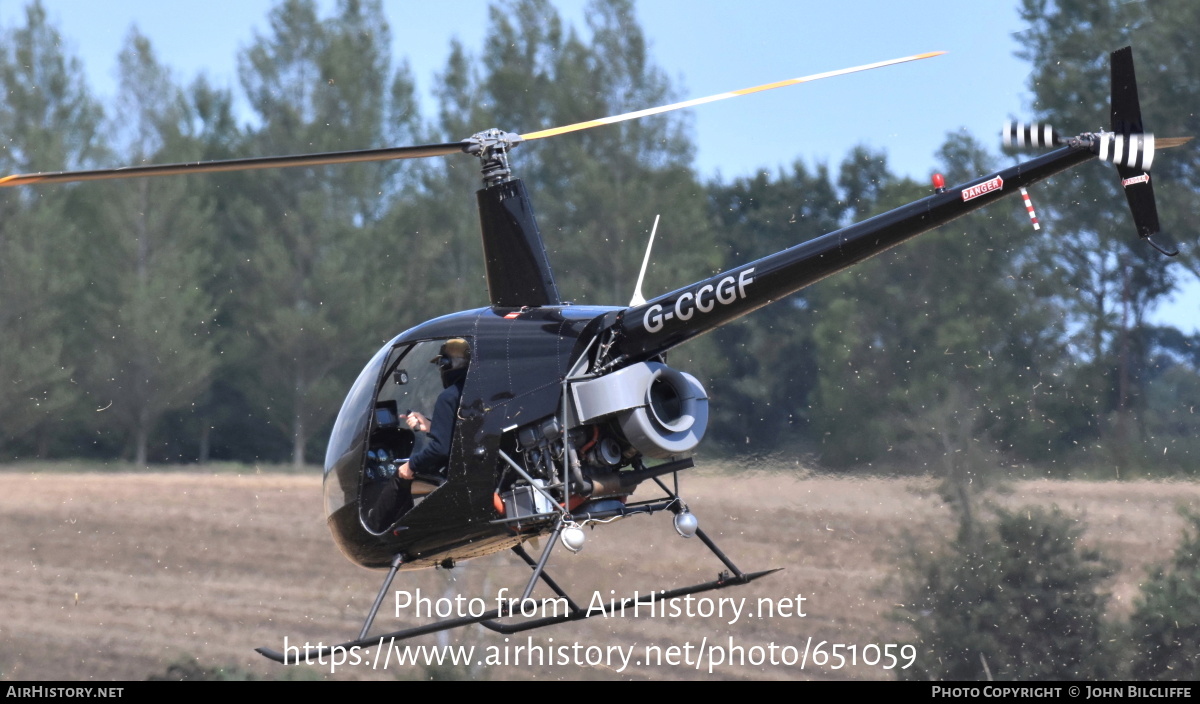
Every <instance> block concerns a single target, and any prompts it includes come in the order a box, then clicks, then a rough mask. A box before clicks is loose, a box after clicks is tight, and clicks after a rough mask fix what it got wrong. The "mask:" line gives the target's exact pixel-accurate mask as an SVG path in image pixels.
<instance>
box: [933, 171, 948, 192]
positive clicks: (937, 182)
mask: <svg viewBox="0 0 1200 704" xmlns="http://www.w3.org/2000/svg"><path fill="white" fill-rule="evenodd" d="M933 187H934V188H936V189H937V192H938V193H941V192H942V191H943V190H944V189H945V188H946V177H944V176H942V175H941V174H934V175H933Z"/></svg>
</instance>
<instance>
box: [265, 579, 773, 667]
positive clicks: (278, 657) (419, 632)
mask: <svg viewBox="0 0 1200 704" xmlns="http://www.w3.org/2000/svg"><path fill="white" fill-rule="evenodd" d="M778 571H779V568H776V569H773V570H764V571H762V572H751V573H749V574H742V575H731V574H729V573H728V572H724V573H722V574H721V575H720V576H719V577H718V578H717V579H716V580H714V581H712V582H704V583H703V584H695V585H692V586H690V587H681V588H679V589H672V590H671V591H668V592H664V593H662V594H659V595H657V596H656V597H655V598H656V601H660V602H661V601H665V600H669V599H674V598H676V597H681V596H687V595H689V594H699V593H701V592H708V591H714V590H717V589H725V588H727V587H733V586H738V585H741V584H749V583H750V582H753V581H754V580H756V579H758V578H760V577H765V576H767V575H769V574H771V573H773V572H778ZM564 597H565V595H564ZM641 599H642V604H643V606H644V605H645V596H643V597H641ZM634 601H635V600H634V598H632V597H629V598H625V599H622V600H621V601H620V603H617V604H615V605H614V604H613V602H610V603H609V605H608V606H605V607H603V608H602V607H599V606H597V607H594V608H591V609H586V610H585V609H581V608H579V607H578V606H576V605H574V602H571V607H572V610H571V612H570V613H567V614H563V615H561V616H550V617H546V618H538V619H531V620H528V621H523V622H519V623H510V624H505V623H501V622H499V621H497V619H499V618H501V617H502V616H506V614H502V613H501V611H500V609H492V610H491V611H489V612H487V613H485V614H482V615H480V616H477V617H475V616H467V617H463V618H454V619H447V620H445V621H438V622H436V623H430V624H427V625H424V626H417V627H415V628H406V629H404V630H400V631H393V632H392V633H385V634H383V635H380V636H375V637H373V638H359V639H358V640H353V641H349V642H347V643H342V644H340V645H326V646H323V647H320V648H307V649H297V650H296V651H295V657H293V658H288V656H286V655H284V654H283V653H281V652H279V651H278V650H272V649H271V648H257V651H258V652H259V653H260V654H262V655H263V656H264V657H267V658H269V659H271V660H274V661H275V662H279V663H283V664H284V665H297V664H299V663H301V662H308V663H315V662H317V661H318V660H320V659H322V658H325V657H329V656H330V654H331V653H335V652H347V651H350V650H353V649H361V648H370V647H373V646H377V645H384V644H387V645H391V644H392V643H395V642H397V641H403V640H408V639H410V638H416V637H417V636H423V635H428V634H430V633H439V632H441V631H449V630H453V629H455V628H462V627H463V626H470V625H472V624H475V623H478V624H480V625H482V626H483V627H485V628H487V629H489V630H492V631H495V632H496V633H504V634H509V633H520V632H522V631H530V630H533V629H535V628H544V627H546V626H553V625H555V624H559V623H567V622H569V621H582V620H584V619H587V618H592V617H594V616H613V615H615V614H618V613H621V612H622V610H623V609H632V608H633V607H634ZM289 650H290V649H289Z"/></svg>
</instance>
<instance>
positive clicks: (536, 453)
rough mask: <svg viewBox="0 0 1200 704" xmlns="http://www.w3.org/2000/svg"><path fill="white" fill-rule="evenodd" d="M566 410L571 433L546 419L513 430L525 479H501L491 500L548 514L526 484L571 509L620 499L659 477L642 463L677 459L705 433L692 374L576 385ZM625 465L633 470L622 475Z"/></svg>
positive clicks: (660, 371) (642, 370)
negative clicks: (567, 503)
mask: <svg viewBox="0 0 1200 704" xmlns="http://www.w3.org/2000/svg"><path fill="white" fill-rule="evenodd" d="M566 403H567V404H568V409H567V410H568V413H567V416H568V417H569V419H570V422H571V423H572V427H570V428H569V429H564V428H563V420H562V418H561V417H560V416H552V417H549V418H544V419H542V420H540V421H537V422H535V423H530V424H528V425H525V426H522V427H520V428H518V429H517V430H516V433H515V436H516V448H515V449H516V451H517V452H518V453H519V456H520V458H521V460H523V462H522V464H523V465H524V471H525V473H526V474H527V476H520V475H519V474H517V473H515V472H505V473H504V474H503V475H502V477H501V482H500V484H501V485H500V491H498V492H497V493H498V494H499V495H500V496H502V497H503V499H504V502H505V504H506V506H507V505H508V504H509V503H510V502H514V503H515V502H520V503H522V504H523V505H525V504H528V506H527V508H522V509H520V511H521V512H522V513H524V512H525V511H526V510H528V511H529V512H531V513H540V512H543V511H544V510H548V509H549V507H548V506H540V505H535V504H536V503H537V501H538V500H539V499H540V495H541V494H542V492H541V491H536V490H534V489H533V487H529V486H528V484H529V482H530V480H532V481H533V482H534V483H536V484H537V485H538V488H540V489H543V490H545V491H546V492H547V493H549V494H551V495H553V496H555V497H556V498H557V499H559V500H560V501H562V500H564V498H565V496H566V494H568V493H569V495H570V497H571V498H572V503H573V504H576V503H578V502H580V501H584V500H597V499H623V498H624V497H626V496H628V495H629V494H631V493H632V492H633V490H634V488H636V486H637V484H638V483H639V482H641V481H643V480H645V479H648V478H649V477H651V476H656V475H657V474H658V473H657V472H655V471H653V469H646V468H645V466H644V465H643V464H642V459H643V458H653V459H660V460H666V459H671V458H678V457H679V456H680V455H684V454H686V453H688V452H690V451H691V450H692V449H693V448H695V447H696V445H698V444H699V443H700V441H701V440H702V439H703V438H704V431H705V429H706V428H707V426H708V395H707V393H705V391H704V387H703V386H702V385H701V384H700V382H699V381H697V380H696V378H695V377H693V376H692V375H690V374H686V373H684V372H680V371H678V370H675V369H672V368H670V367H668V366H667V365H665V364H662V363H660V362H642V363H640V364H635V365H632V366H629V367H626V368H624V369H621V370H618V371H615V372H612V373H610V374H606V375H604V376H601V377H598V378H595V379H589V380H586V381H581V382H576V383H574V384H572V385H571V387H570V391H569V393H568V395H567V398H566ZM630 466H633V467H634V468H635V469H633V470H627V471H622V469H623V468H628V467H630ZM564 473H565V476H566V477H567V484H566V487H567V488H568V491H564V484H563V480H562V478H563V476H564ZM514 475H515V476H514ZM526 496H528V497H529V499H528V500H526V499H525V498H523V497H526ZM506 512H509V513H511V511H506Z"/></svg>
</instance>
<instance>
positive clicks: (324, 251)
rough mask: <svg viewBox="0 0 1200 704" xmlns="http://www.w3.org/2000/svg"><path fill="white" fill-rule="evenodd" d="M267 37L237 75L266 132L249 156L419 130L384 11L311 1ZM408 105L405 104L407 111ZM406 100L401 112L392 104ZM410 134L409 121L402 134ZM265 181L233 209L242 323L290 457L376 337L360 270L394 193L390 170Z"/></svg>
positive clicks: (359, 143) (289, 6) (276, 15)
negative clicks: (386, 194)
mask: <svg viewBox="0 0 1200 704" xmlns="http://www.w3.org/2000/svg"><path fill="white" fill-rule="evenodd" d="M270 23H271V31H270V33H269V34H268V35H265V36H260V37H258V38H257V39H256V40H255V42H254V44H253V45H252V46H250V47H249V48H248V49H247V50H246V51H245V52H244V54H243V55H242V57H241V67H240V72H241V79H242V85H243V88H244V89H245V91H246V94H247V96H248V98H249V102H250V105H251V108H252V109H253V110H254V112H255V113H256V115H257V117H258V120H259V122H260V125H261V126H260V127H259V128H258V129H257V130H255V131H254V132H253V133H252V134H251V135H249V139H248V140H247V147H246V149H247V150H248V151H250V152H254V153H259V154H286V153H297V152H310V151H330V150H339V149H362V148H368V147H372V146H384V144H385V143H386V142H387V141H389V140H390V139H391V138H392V137H393V136H395V134H396V132H395V129H397V128H396V127H393V126H386V127H385V122H384V121H385V118H387V117H389V116H396V115H407V116H408V118H407V119H408V121H409V124H412V123H414V121H415V119H416V118H415V115H416V110H415V105H414V104H413V102H412V90H411V80H410V79H409V77H408V75H407V69H406V67H401V68H400V69H398V70H396V71H393V69H392V68H391V58H390V44H391V40H390V31H389V29H388V26H387V23H386V22H385V21H384V19H383V15H382V10H381V8H380V5H379V3H378V2H370V1H363V2H359V1H357V0H343V1H342V2H340V3H339V4H338V8H337V12H336V14H335V16H333V17H331V18H328V19H324V20H322V19H320V18H318V16H317V8H316V4H315V3H314V2H312V1H311V0H287V1H286V2H284V3H282V4H280V5H279V6H277V7H276V8H275V9H274V10H272V12H271V15H270ZM405 101H406V102H405ZM400 102H403V103H404V104H398V103H400ZM402 126H403V125H402ZM335 168H336V172H334V171H332V170H331V169H330V168H324V167H322V168H305V169H284V170H279V171H265V172H259V174H260V175H258V176H256V178H254V179H253V180H247V181H246V188H245V189H243V191H242V192H243V194H244V195H245V196H246V198H245V199H244V200H242V201H241V202H240V203H239V204H238V208H239V221H240V223H239V224H240V228H241V232H240V237H241V238H242V239H243V240H244V241H246V242H247V243H249V247H250V248H251V249H250V254H249V256H248V257H246V261H245V263H244V264H245V266H244V268H243V271H242V274H241V282H242V284H243V285H244V286H245V289H244V291H243V295H242V296H240V297H239V304H238V307H237V311H236V312H235V314H234V318H235V321H236V322H235V324H236V325H237V326H239V327H240V328H242V329H244V330H246V331H247V333H248V343H247V344H246V345H245V346H244V347H242V348H240V350H241V351H240V355H241V357H242V359H245V360H246V361H247V363H248V364H250V365H251V366H252V367H253V368H254V369H255V379H256V382H257V383H255V384H254V385H253V387H251V388H250V389H249V390H248V394H249V395H250V396H251V397H252V398H254V399H255V401H256V402H257V403H258V404H259V407H260V408H262V409H264V411H265V413H266V414H267V416H268V417H270V418H271V419H272V421H273V422H274V423H275V424H276V425H277V426H278V427H279V428H280V429H281V430H283V431H285V432H286V433H287V435H288V436H289V437H290V439H291V446H292V450H291V455H292V462H293V464H295V465H300V464H302V463H303V462H304V460H305V456H306V452H307V446H308V440H309V438H310V437H311V436H312V435H313V434H314V432H315V431H318V430H319V429H321V428H322V427H323V426H326V425H328V424H329V423H330V422H331V421H332V416H333V413H334V412H335V411H336V409H337V406H338V404H339V403H340V401H341V397H342V393H343V392H344V390H345V388H346V387H347V386H348V385H349V380H350V379H352V378H353V374H354V372H353V371H348V370H347V369H346V368H345V367H348V366H353V363H354V362H359V361H361V360H362V358H363V357H364V356H365V354H366V352H367V351H368V349H369V347H370V342H369V341H373V340H374V338H375V335H376V334H377V333H376V332H375V331H374V329H373V328H374V325H375V324H376V323H377V321H378V318H377V316H376V310H375V309H376V308H377V307H378V306H377V303H376V300H375V298H374V297H373V296H372V287H371V285H370V284H369V282H368V279H369V273H370V270H369V269H365V268H364V267H363V265H362V262H364V261H367V260H370V259H371V258H372V256H371V254H370V253H371V252H372V250H373V249H378V247H379V245H378V243H377V240H376V239H375V238H374V237H372V236H371V235H373V234H377V233H379V230H376V229H375V227H376V226H377V225H378V224H379V222H380V218H381V216H382V213H383V209H382V208H381V207H380V206H379V200H378V198H377V196H378V194H379V193H380V191H381V190H382V188H383V187H385V186H390V187H392V188H394V187H396V185H397V182H396V180H395V179H396V174H397V168H398V167H397V166H396V165H394V164H359V165H349V166H339V167H335Z"/></svg>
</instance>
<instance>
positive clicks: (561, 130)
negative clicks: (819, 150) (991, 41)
mask: <svg viewBox="0 0 1200 704" xmlns="http://www.w3.org/2000/svg"><path fill="white" fill-rule="evenodd" d="M945 53H946V52H944V51H931V52H929V53H927V54H916V55H915V56H905V57H904V58H900V59H891V60H889V61H879V62H877V63H873V64H864V65H862V66H855V67H853V68H843V69H839V70H837V71H826V72H825V73H814V74H813V75H811V76H803V77H801V78H790V79H788V80H786V81H779V82H778V83H767V84H765V85H761V86H755V87H753V88H743V89H741V90H735V91H730V92H728V93H718V94H717V95H710V96H708V97H707V98H693V99H692V100H685V101H683V102H681V103H672V104H670V105H664V106H662V107H657V108H649V109H647V110H637V111H635V112H627V113H625V114H623V115H614V116H612V117H602V118H600V119H599V120H588V121H587V122H577V123H575V124H573V125H566V126H564V127H552V128H550V129H548V130H541V131H539V132H530V133H529V134H523V135H521V137H522V138H523V139H526V140H530V139H541V138H543V137H553V136H555V135H560V134H566V133H568V132H577V131H579V130H586V129H590V128H592V127H599V126H600V125H611V124H613V123H616V122H624V121H626V120H636V119H637V118H639V117H648V116H650V115H658V114H660V113H664V112H670V111H671V110H679V109H681V108H690V107H694V106H696V105H704V104H705V103H714V102H716V101H718V100H725V99H726V98H736V97H738V96H739V95H750V94H751V93H761V92H762V91H764V90H771V89H772V88H783V87H785V86H794V85H797V84H799V83H811V82H813V81H819V80H821V79H822V78H833V77H834V76H844V75H846V74H848V73H858V72H859V71H869V70H871V69H873V68H882V67H884V66H892V65H894V64H902V63H906V62H908V61H919V60H921V59H928V58H932V57H934V56H941V55H942V54H945Z"/></svg>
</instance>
